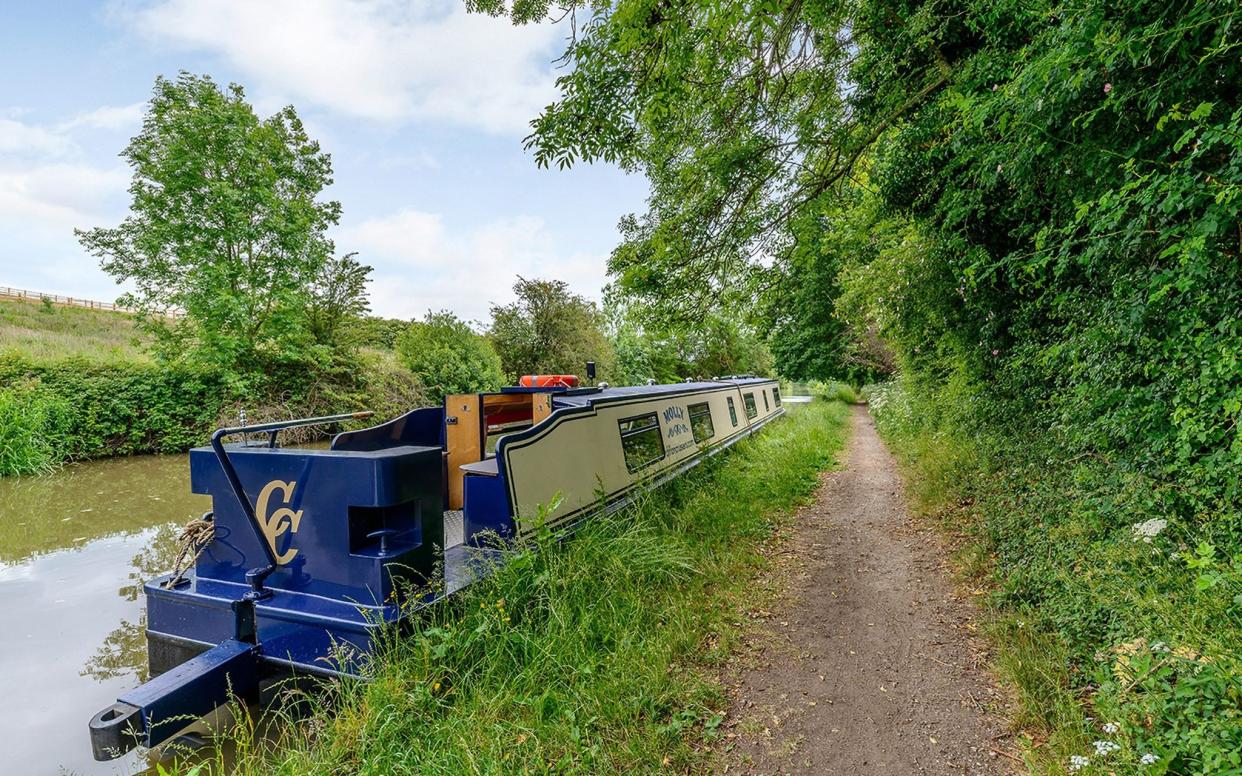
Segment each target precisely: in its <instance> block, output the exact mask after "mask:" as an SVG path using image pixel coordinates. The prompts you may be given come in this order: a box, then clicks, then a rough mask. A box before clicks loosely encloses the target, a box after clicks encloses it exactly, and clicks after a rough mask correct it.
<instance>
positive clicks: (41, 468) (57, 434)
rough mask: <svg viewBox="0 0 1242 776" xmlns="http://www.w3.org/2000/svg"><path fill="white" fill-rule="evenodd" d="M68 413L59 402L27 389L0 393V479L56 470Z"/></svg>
mask: <svg viewBox="0 0 1242 776" xmlns="http://www.w3.org/2000/svg"><path fill="white" fill-rule="evenodd" d="M68 412H69V410H68V407H67V405H66V404H65V403H64V402H63V401H59V400H57V399H56V398H55V397H52V396H48V395H45V394H42V393H39V392H38V391H36V390H34V389H33V388H32V387H30V386H26V385H16V386H12V387H6V388H2V389H0V476H5V475H12V474H46V473H48V472H50V471H53V470H54V469H55V468H56V467H58V466H59V465H60V462H61V458H62V454H61V448H62V446H63V432H64V426H65V422H66V419H67V417H68Z"/></svg>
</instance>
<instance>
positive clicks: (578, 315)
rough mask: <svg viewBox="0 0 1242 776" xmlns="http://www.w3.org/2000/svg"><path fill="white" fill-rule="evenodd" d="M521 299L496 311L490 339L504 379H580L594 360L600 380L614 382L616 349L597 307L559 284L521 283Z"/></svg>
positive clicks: (522, 280) (516, 288)
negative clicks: (570, 376) (565, 376)
mask: <svg viewBox="0 0 1242 776" xmlns="http://www.w3.org/2000/svg"><path fill="white" fill-rule="evenodd" d="M513 291H514V293H515V294H517V300H516V301H514V302H513V303H511V304H508V305H497V306H493V307H492V326H491V332H490V334H491V340H492V343H493V344H494V345H495V346H496V352H498V353H499V354H500V361H501V365H502V367H503V369H504V373H505V376H506V377H507V378H508V379H510V380H514V381H516V380H517V379H518V378H519V377H520V376H521V375H525V374H580V373H581V372H582V370H583V369H584V367H585V365H586V362H587V361H594V362H595V363H596V365H597V374H598V376H599V378H600V379H602V380H608V379H612V378H611V374H610V372H611V370H612V367H613V363H614V356H613V350H612V344H611V343H610V342H609V341H608V337H607V336H606V335H605V333H604V317H603V315H602V314H601V313H600V311H599V308H598V307H596V305H595V303H594V302H591V301H589V300H587V299H584V298H583V297H581V296H579V295H577V294H574V293H571V292H570V290H569V286H568V285H567V284H566V283H564V282H562V281H559V280H527V279H526V278H521V277H519V278H518V281H517V283H515V284H514V286H513Z"/></svg>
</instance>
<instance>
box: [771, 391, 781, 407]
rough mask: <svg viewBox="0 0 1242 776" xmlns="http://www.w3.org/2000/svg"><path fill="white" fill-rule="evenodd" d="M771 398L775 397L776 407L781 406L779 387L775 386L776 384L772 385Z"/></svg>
mask: <svg viewBox="0 0 1242 776" xmlns="http://www.w3.org/2000/svg"><path fill="white" fill-rule="evenodd" d="M772 398H773V399H776V406H777V407H779V406H781V389H780V388H777V387H776V386H772Z"/></svg>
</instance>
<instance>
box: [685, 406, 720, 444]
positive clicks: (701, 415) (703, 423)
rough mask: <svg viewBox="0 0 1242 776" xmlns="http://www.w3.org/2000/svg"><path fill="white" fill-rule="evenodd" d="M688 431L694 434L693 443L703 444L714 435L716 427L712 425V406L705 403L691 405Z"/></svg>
mask: <svg viewBox="0 0 1242 776" xmlns="http://www.w3.org/2000/svg"><path fill="white" fill-rule="evenodd" d="M688 409H689V410H690V431H691V432H693V433H694V441H695V442H697V443H698V444H703V442H705V441H706V440H708V439H711V438H712V437H714V436H715V435H716V427H715V426H714V425H712V406H711V405H710V404H708V403H707V402H703V403H702V404H691V405H690V407H689V408H688Z"/></svg>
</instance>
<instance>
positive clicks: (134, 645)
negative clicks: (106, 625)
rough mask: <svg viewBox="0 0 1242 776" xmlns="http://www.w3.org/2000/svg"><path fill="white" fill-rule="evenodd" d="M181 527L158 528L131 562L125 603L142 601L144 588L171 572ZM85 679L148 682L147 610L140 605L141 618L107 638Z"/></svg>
mask: <svg viewBox="0 0 1242 776" xmlns="http://www.w3.org/2000/svg"><path fill="white" fill-rule="evenodd" d="M180 532H181V529H180V526H178V525H177V524H175V523H170V524H166V525H161V526H158V527H156V528H155V529H154V531H153V532H152V533H151V534H150V536H149V537H148V538H147V540H146V544H145V545H144V546H143V547H142V549H141V550H139V551H138V554H137V555H135V556H134V557H133V558H132V559H131V560H130V565H131V566H132V568H131V569H130V572H129V582H128V584H125V585H122V586H121V589H120V591H119V592H120V595H121V598H123V599H125V600H126V601H140V599H141V598H142V586H143V585H144V584H145V583H146V582H147V580H149V579H151V578H153V577H157V576H159V575H160V574H162V573H164V572H166V571H168V570H169V569H170V568H172V566H173V563H174V562H175V561H176V559H177V552H178V550H179V549H180V546H179V544H178V542H177V535H178V534H179V533H180ZM81 674H82V676H90V677H92V678H94V679H97V680H100V681H103V680H107V679H116V678H119V677H127V676H128V677H132V678H133V683H134V684H141V683H143V682H145V681H146V680H147V677H148V671H147V607H146V606H145V605H142V604H140V609H139V613H138V618H137V619H136V620H135V621H133V622H131V621H130V620H128V619H124V620H121V622H120V624H119V625H118V626H117V627H116V628H114V629H113V630H112V632H111V633H109V634H108V635H107V636H106V637H104V640H103V644H102V645H100V647H99V649H97V650H96V651H95V654H94V655H93V656H92V657H91V659H90V660H88V661H87V663H86V665H85V666H84V667H83V668H82V671H81Z"/></svg>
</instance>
